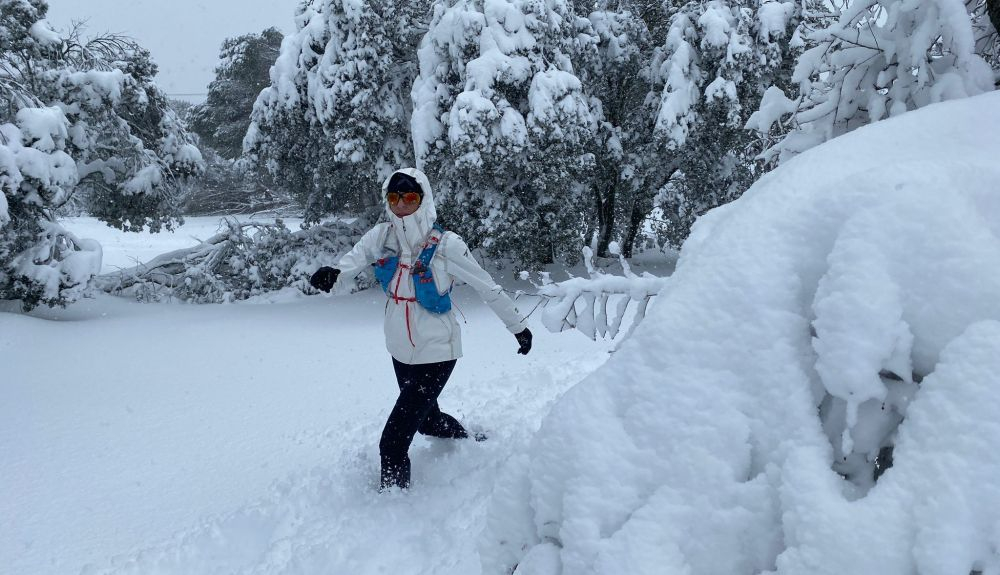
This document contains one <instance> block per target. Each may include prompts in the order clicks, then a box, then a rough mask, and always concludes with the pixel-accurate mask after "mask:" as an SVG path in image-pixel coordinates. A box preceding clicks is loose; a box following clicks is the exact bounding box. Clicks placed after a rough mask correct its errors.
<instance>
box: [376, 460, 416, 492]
mask: <svg viewBox="0 0 1000 575" xmlns="http://www.w3.org/2000/svg"><path fill="white" fill-rule="evenodd" d="M409 486H410V458H409V457H406V458H404V459H403V460H402V461H392V460H390V459H389V458H386V457H383V458H382V477H381V480H380V482H379V488H378V490H379V493H382V492H384V491H387V490H389V489H392V488H393V487H398V488H400V489H406V488H408V487H409Z"/></svg>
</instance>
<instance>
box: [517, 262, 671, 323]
mask: <svg viewBox="0 0 1000 575" xmlns="http://www.w3.org/2000/svg"><path fill="white" fill-rule="evenodd" d="M612 253H615V254H617V255H618V257H619V262H620V264H621V266H622V270H623V275H621V276H617V275H611V274H607V273H605V272H602V271H601V270H599V269H597V268H596V267H595V266H594V264H593V258H594V252H593V250H592V249H591V248H589V247H585V248H584V249H583V256H584V257H583V259H584V262H585V263H586V264H587V272H588V274H589V277H574V278H570V279H568V280H565V281H561V282H551V281H549V279H548V275H544V274H543V275H542V284H541V285H536V288H537V289H538V292H537V294H534V295H538V296H541V297H542V301H541V303H540V305H543V306H544V307H543V311H542V325H544V326H545V327H546V329H548V330H549V331H551V332H553V333H559V332H562V331H566V330H569V329H576V330H577V331H579V332H581V333H583V334H584V335H586V336H587V337H589V338H590V339H596V338H597V337H598V336H600V337H602V338H605V337H607V338H609V339H614V338H615V337H617V336H618V334H619V333H620V332H621V327H622V323H623V321H624V319H625V317H626V315H627V314H628V311H629V309H631V308H633V307H634V308H635V314H634V315H633V316H632V318H631V323H630V324H629V328H628V332H627V333H626V335H625V337H623V338H622V339H623V340H624V339H627V338H628V336H629V335H631V333H632V331H633V330H635V327H636V326H637V325H638V324H639V323H640V322H641V321H642V320H643V318H645V317H646V308H647V307H648V305H649V301H650V299H652V297H653V296H655V295H656V294H657V293H659V292H660V290H661V289H663V286H664V285H666V282H667V279H668V278H664V277H657V276H654V275H652V274H650V273H648V272H644V273H643V274H642V275H641V276H640V275H636V274H635V273H634V272H632V269H631V267H630V266H629V264H628V261H626V260H625V258H624V257H622V256H621V255H620V252H619V251H618V250H617V249H616V246H614V245H613V246H612ZM522 277H525V279H526V275H523V276H522ZM633 303H635V304H636V305H635V306H632V305H631V304H633ZM610 304H613V307H611V305H610ZM609 310H610V311H609Z"/></svg>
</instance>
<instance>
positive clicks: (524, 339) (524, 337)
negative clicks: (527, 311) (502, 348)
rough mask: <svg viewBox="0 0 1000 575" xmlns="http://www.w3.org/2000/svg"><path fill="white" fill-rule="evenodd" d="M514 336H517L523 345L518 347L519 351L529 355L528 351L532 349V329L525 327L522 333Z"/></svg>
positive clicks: (518, 341) (519, 342)
mask: <svg viewBox="0 0 1000 575" xmlns="http://www.w3.org/2000/svg"><path fill="white" fill-rule="evenodd" d="M514 337H516V338H517V343H518V344H519V345H520V346H521V347H519V348H517V353H519V354H521V355H528V352H529V351H531V330H530V329H528V328H524V330H523V331H521V332H520V333H515V334H514Z"/></svg>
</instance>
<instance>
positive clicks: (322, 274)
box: [309, 266, 340, 292]
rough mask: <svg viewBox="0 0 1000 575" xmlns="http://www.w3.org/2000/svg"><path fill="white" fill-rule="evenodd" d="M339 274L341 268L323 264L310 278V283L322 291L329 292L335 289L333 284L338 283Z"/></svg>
mask: <svg viewBox="0 0 1000 575" xmlns="http://www.w3.org/2000/svg"><path fill="white" fill-rule="evenodd" d="M339 275H340V270H338V269H337V268H331V267H330V266H323V267H321V268H319V269H318V270H316V273H314V274H313V275H312V277H311V278H309V285H311V286H312V287H314V288H316V289H318V290H320V291H325V292H329V291H330V290H331V289H333V284H335V283H337V276H339Z"/></svg>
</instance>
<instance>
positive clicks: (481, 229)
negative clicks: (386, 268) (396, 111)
mask: <svg viewBox="0 0 1000 575" xmlns="http://www.w3.org/2000/svg"><path fill="white" fill-rule="evenodd" d="M577 24H578V23H577V19H576V16H575V14H574V13H573V11H572V7H571V6H570V5H568V4H566V3H563V2H558V1H556V2H534V1H525V0H515V1H513V2H508V1H506V0H490V1H488V2H484V3H482V4H478V3H475V2H472V1H468V0H460V1H459V2H456V3H455V4H454V5H449V3H448V2H446V1H442V2H440V3H438V4H436V5H435V8H434V16H433V20H432V23H431V26H430V30H429V31H428V33H427V35H426V36H425V37H424V39H423V41H422V42H421V45H420V50H419V58H420V75H419V77H418V79H417V80H416V82H415V83H414V88H413V101H414V114H413V121H412V131H413V141H414V146H415V150H416V155H417V164H418V166H420V167H422V168H423V169H424V170H425V171H427V172H428V174H429V176H430V177H431V180H432V181H434V182H436V183H437V186H438V189H439V192H440V193H439V194H438V197H439V198H440V206H439V210H438V212H439V214H441V216H442V219H443V220H444V221H445V222H446V225H448V226H449V227H451V228H453V229H455V230H457V231H459V233H461V234H462V235H463V236H464V237H465V238H466V240H467V241H469V243H470V244H471V245H474V246H481V247H483V248H485V249H486V250H487V252H488V253H490V254H491V255H498V256H511V257H514V258H515V259H516V260H518V261H519V262H521V263H524V264H537V263H547V262H551V261H554V260H555V259H557V258H558V259H567V260H572V259H575V258H576V257H578V254H579V249H580V247H581V245H582V241H583V238H582V233H581V232H582V230H583V229H584V228H585V226H586V224H585V219H586V217H587V216H588V215H589V214H590V212H591V210H590V206H591V205H592V202H591V201H590V200H589V194H588V186H587V181H588V179H589V174H590V172H591V171H592V169H593V165H594V153H593V134H594V132H595V130H596V127H597V126H596V120H595V118H594V114H593V111H592V110H591V107H590V102H588V101H587V99H586V97H585V95H584V92H583V87H582V84H581V82H580V80H579V78H578V77H577V76H576V75H575V73H574V61H576V60H578V59H579V57H580V53H581V52H582V51H585V50H588V49H592V48H593V46H592V45H591V44H590V43H589V41H587V40H586V39H583V41H582V42H578V40H579V39H578V38H577V34H576V33H577V29H576V26H577ZM581 44H582V45H581Z"/></svg>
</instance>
